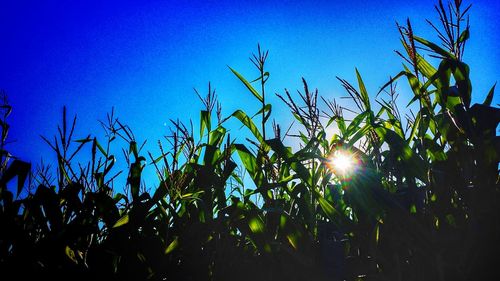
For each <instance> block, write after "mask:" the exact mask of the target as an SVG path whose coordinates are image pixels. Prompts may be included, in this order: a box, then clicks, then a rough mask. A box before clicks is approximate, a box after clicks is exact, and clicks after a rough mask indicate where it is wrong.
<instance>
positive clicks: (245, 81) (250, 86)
mask: <svg viewBox="0 0 500 281" xmlns="http://www.w3.org/2000/svg"><path fill="white" fill-rule="evenodd" d="M228 67H229V66H228ZM229 69H230V70H231V71H232V72H233V73H234V75H236V77H238V79H240V81H241V82H243V84H244V85H245V86H246V87H247V89H248V90H249V91H250V92H251V93H252V94H253V95H254V96H255V97H256V98H257V99H258V100H259V101H260V102H264V99H263V98H262V96H261V95H260V94H259V93H258V92H257V91H256V90H255V89H254V88H253V87H252V85H251V84H250V82H248V81H247V80H246V79H245V77H243V76H242V75H241V74H239V73H238V72H237V71H236V70H234V69H232V68H231V67H229Z"/></svg>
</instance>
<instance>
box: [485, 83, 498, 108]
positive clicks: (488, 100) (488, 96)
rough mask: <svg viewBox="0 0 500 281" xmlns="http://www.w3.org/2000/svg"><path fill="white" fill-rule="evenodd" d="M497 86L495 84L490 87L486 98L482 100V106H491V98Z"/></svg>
mask: <svg viewBox="0 0 500 281" xmlns="http://www.w3.org/2000/svg"><path fill="white" fill-rule="evenodd" d="M496 85H497V82H495V84H494V85H493V87H491V89H490V91H489V92H488V95H487V96H486V99H484V102H483V104H484V105H489V106H491V102H492V101H493V96H494V95H495V86H496Z"/></svg>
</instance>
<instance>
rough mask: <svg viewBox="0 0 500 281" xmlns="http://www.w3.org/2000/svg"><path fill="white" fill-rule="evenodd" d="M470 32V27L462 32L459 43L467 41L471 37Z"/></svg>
mask: <svg viewBox="0 0 500 281" xmlns="http://www.w3.org/2000/svg"><path fill="white" fill-rule="evenodd" d="M469 36H470V32H469V28H466V29H465V30H464V31H462V33H461V34H460V37H458V43H462V42H465V41H466V40H467V39H469Z"/></svg>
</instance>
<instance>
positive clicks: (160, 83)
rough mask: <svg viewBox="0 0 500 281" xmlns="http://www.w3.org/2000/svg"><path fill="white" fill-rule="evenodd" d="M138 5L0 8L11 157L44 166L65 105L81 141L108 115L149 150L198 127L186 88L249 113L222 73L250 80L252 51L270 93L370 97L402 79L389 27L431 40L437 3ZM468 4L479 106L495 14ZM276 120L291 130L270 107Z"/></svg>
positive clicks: (244, 95) (493, 6)
mask: <svg viewBox="0 0 500 281" xmlns="http://www.w3.org/2000/svg"><path fill="white" fill-rule="evenodd" d="M137 2H138V3H133V2H127V3H125V2H124V1H116V2H113V1H22V0H18V1H17V0H16V1H8V0H3V1H1V2H0V89H3V90H5V91H6V92H7V94H8V97H9V100H10V103H11V104H12V105H13V107H14V110H13V113H12V115H11V117H10V124H11V131H10V138H9V139H10V141H15V142H14V143H12V144H10V145H9V147H8V149H9V150H10V151H11V152H12V153H13V154H15V155H17V156H19V157H20V158H22V159H24V160H27V161H33V162H34V164H36V163H37V162H38V161H39V159H40V157H42V156H43V157H45V155H47V153H48V148H47V146H46V145H45V144H44V143H43V142H42V141H41V139H40V137H39V135H40V134H43V135H46V136H51V135H53V134H55V133H56V125H57V124H58V123H59V122H60V120H61V117H60V115H61V112H62V106H63V105H66V106H67V107H68V113H70V115H73V114H77V115H78V116H79V125H78V131H77V133H78V136H80V137H83V136H84V135H86V133H88V132H92V133H94V134H97V135H99V134H100V132H101V129H100V127H99V125H98V122H97V120H104V119H105V116H106V113H107V112H109V111H110V109H111V107H112V106H114V107H115V111H116V113H117V115H118V117H119V118H120V120H122V121H124V122H125V123H127V124H129V125H130V126H131V127H132V128H133V129H134V131H135V133H136V136H137V137H138V139H140V140H142V139H144V138H147V139H149V147H148V149H150V150H154V148H153V147H154V146H155V143H156V140H158V139H160V138H161V137H162V135H164V134H165V133H166V127H165V126H164V124H165V122H168V119H170V118H172V119H175V118H180V119H181V120H184V121H188V119H189V118H193V119H194V120H195V121H197V120H198V119H199V117H198V110H199V109H200V107H201V105H200V103H199V102H198V100H197V98H196V96H195V94H194V92H193V87H195V88H197V89H198V90H199V91H200V92H202V93H205V91H206V85H207V83H208V81H211V82H212V85H214V86H215V88H216V89H217V93H218V95H219V97H220V99H221V100H222V103H223V109H224V113H225V114H226V115H227V114H230V113H231V112H232V111H233V110H235V109H236V108H240V107H243V108H244V109H250V111H251V112H253V110H254V109H255V108H256V107H255V106H256V104H255V102H254V100H253V99H252V97H251V95H250V94H249V93H248V92H247V91H246V89H245V88H244V87H243V86H242V85H241V84H240V82H239V81H237V79H236V78H235V77H234V76H233V75H232V74H231V73H230V71H229V70H228V68H227V65H229V66H232V67H234V68H236V69H237V70H238V71H240V72H241V73H242V74H244V75H245V76H247V77H248V78H255V77H256V76H257V74H256V72H255V71H254V69H253V68H252V65H251V63H250V62H249V61H248V57H249V56H250V54H251V52H254V51H255V50H256V45H257V43H260V44H261V46H263V48H266V49H269V50H270V55H269V60H268V70H269V72H270V73H271V78H270V79H269V83H268V84H269V87H268V92H269V93H276V92H279V93H283V89H284V88H288V89H291V90H295V89H301V81H300V78H301V77H305V78H306V79H307V80H308V82H309V84H310V87H312V88H318V89H319V91H320V93H321V94H322V95H324V96H325V97H327V98H338V97H340V96H342V95H344V92H343V91H342V89H341V87H340V86H339V83H338V82H337V80H336V79H335V76H341V77H344V78H347V79H348V80H350V81H354V77H355V76H354V67H358V69H359V70H360V72H361V74H362V75H363V76H364V79H365V80H366V81H365V82H366V84H367V86H368V90H369V91H370V92H371V93H376V92H377V90H378V87H379V86H381V85H383V84H384V83H385V82H386V81H387V79H388V77H389V75H394V74H395V73H397V72H398V71H399V70H400V69H401V60H400V59H399V58H398V57H397V56H396V55H395V54H394V52H393V50H395V49H398V50H401V47H400V43H399V35H398V32H397V29H396V26H395V22H396V21H399V22H404V21H405V20H406V18H407V17H410V19H411V20H412V23H413V25H414V30H415V33H416V34H418V35H422V36H423V37H430V38H431V39H435V38H436V37H435V36H434V33H432V31H431V29H430V28H429V26H427V24H426V23H425V19H426V18H428V19H431V20H435V19H436V18H437V15H436V13H435V11H434V8H433V5H434V4H436V3H437V1H429V0H425V1H399V0H379V1H366V0H364V1H315V2H307V1H300V2H299V1H282V2H281V3H279V4H278V3H274V2H273V1H200V2H190V3H188V1H137ZM465 2H466V3H470V1H465ZM69 3H71V4H69ZM472 3H473V7H472V10H471V12H470V15H471V39H470V41H469V45H468V46H467V49H466V53H465V61H466V62H468V63H469V65H470V67H471V72H472V79H473V81H472V83H473V87H474V90H473V95H474V101H482V100H483V98H484V96H485V94H486V92H487V90H488V89H489V88H490V87H491V85H492V84H493V83H494V82H495V81H497V80H499V70H498V63H499V62H500V51H499V49H498V47H499V45H498V42H500V36H499V35H500V29H499V22H500V21H499V20H498V19H499V18H500V6H499V4H497V3H498V2H497V1H493V0H489V1H487V0H482V1H474V2H472ZM497 96H498V95H497ZM408 99H409V98H408V93H407V92H405V91H404V89H402V100H403V101H406V102H407V101H408ZM271 100H276V101H277V99H276V98H275V97H274V95H273V97H272V98H271ZM406 102H405V104H406ZM498 102H499V99H498V98H496V99H495V101H494V103H498ZM274 116H275V117H276V118H277V119H279V120H283V122H286V120H290V115H287V114H285V108H284V106H282V104H280V103H276V105H275V115H274Z"/></svg>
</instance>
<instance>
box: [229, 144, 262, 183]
mask: <svg viewBox="0 0 500 281" xmlns="http://www.w3.org/2000/svg"><path fill="white" fill-rule="evenodd" d="M234 147H235V148H236V150H237V151H238V155H239V156H240V159H241V162H243V166H245V168H246V170H247V171H248V173H249V174H250V177H252V180H253V181H254V183H255V185H256V186H257V187H261V186H262V183H263V180H264V175H263V173H262V169H261V168H260V167H259V165H258V164H257V158H256V157H255V156H254V155H253V154H252V152H250V150H248V149H247V148H246V146H244V145H243V144H234Z"/></svg>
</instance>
